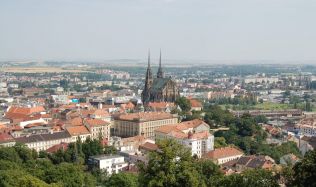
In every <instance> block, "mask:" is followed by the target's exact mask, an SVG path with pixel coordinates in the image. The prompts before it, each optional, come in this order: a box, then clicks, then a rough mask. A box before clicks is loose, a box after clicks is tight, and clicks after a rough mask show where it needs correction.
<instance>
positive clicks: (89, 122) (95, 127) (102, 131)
mask: <svg viewBox="0 0 316 187" xmlns="http://www.w3.org/2000/svg"><path fill="white" fill-rule="evenodd" d="M83 123H84V125H85V126H86V127H87V128H88V129H89V131H90V133H91V138H92V139H98V138H99V137H102V139H104V138H105V139H107V140H109V139H110V123H109V122H107V121H103V120H101V119H85V120H84V122H83Z"/></svg>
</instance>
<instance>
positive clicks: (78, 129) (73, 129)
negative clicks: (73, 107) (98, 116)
mask: <svg viewBox="0 0 316 187" xmlns="http://www.w3.org/2000/svg"><path fill="white" fill-rule="evenodd" d="M66 129H67V131H68V132H69V134H70V135H71V136H78V135H83V134H90V132H89V130H88V129H87V128H86V127H85V126H83V125H81V126H69V127H66Z"/></svg>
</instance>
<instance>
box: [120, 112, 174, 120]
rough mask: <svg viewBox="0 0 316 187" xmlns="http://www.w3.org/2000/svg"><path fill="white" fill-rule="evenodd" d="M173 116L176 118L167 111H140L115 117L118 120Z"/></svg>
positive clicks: (156, 118)
mask: <svg viewBox="0 0 316 187" xmlns="http://www.w3.org/2000/svg"><path fill="white" fill-rule="evenodd" d="M171 118H176V116H175V115H173V114H169V113H166V112H139V113H129V114H121V115H119V116H116V117H115V119H116V120H122V121H156V120H163V119H171Z"/></svg>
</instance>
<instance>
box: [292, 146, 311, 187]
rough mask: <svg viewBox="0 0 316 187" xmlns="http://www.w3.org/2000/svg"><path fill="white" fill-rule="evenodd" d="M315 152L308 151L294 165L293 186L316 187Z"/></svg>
mask: <svg viewBox="0 0 316 187" xmlns="http://www.w3.org/2000/svg"><path fill="white" fill-rule="evenodd" d="M315 163H316V150H314V151H309V152H307V153H306V155H305V157H304V158H303V159H302V160H301V161H300V162H298V163H297V164H295V166H294V168H293V170H294V181H293V186H302V187H303V186H316V180H315V179H316V164H315Z"/></svg>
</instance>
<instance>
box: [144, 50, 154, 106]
mask: <svg viewBox="0 0 316 187" xmlns="http://www.w3.org/2000/svg"><path fill="white" fill-rule="evenodd" d="M152 84H153V75H152V72H151V67H150V50H149V51H148V67H147V71H146V79H145V87H144V90H143V92H142V101H143V103H146V102H148V101H149V99H150V88H151V86H152Z"/></svg>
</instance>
